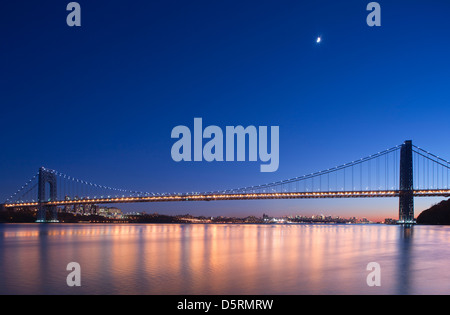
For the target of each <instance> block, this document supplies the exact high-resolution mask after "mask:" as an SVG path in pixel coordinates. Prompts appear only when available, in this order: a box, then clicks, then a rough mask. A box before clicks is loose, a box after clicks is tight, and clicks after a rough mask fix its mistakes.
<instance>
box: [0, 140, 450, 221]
mask: <svg viewBox="0 0 450 315" xmlns="http://www.w3.org/2000/svg"><path fill="white" fill-rule="evenodd" d="M449 172H450V162H449V161H446V160H444V159H442V158H440V157H439V156H437V155H434V154H432V153H430V152H428V151H426V150H424V149H422V148H420V147H417V146H415V145H413V143H412V141H405V142H404V143H403V144H400V145H397V146H395V147H392V148H390V149H387V150H384V151H380V152H378V153H375V154H372V155H370V156H367V157H364V158H361V159H359V160H354V161H352V162H350V163H346V164H342V165H339V166H336V167H333V168H329V169H326V170H323V171H320V172H316V173H311V174H308V175H303V176H299V177H295V178H291V179H287V180H282V181H277V182H272V183H267V184H262V185H255V186H248V187H241V188H234V189H226V190H218V191H207V192H188V193H156V192H153V193H151V192H141V191H134V190H127V189H120V188H114V187H109V186H104V185H99V184H95V183H92V182H89V181H86V180H81V179H78V178H75V177H72V176H69V175H66V174H63V173H61V172H59V171H56V170H51V169H47V168H44V167H41V168H40V169H39V171H38V173H37V174H35V175H34V176H33V177H32V178H31V179H30V180H29V181H27V182H26V183H25V184H24V185H23V186H21V188H19V189H18V190H17V191H16V192H15V193H14V194H13V195H11V196H10V197H9V198H8V199H7V200H6V202H5V203H4V204H3V205H2V206H3V207H4V208H12V209H25V208H35V209H37V222H57V211H58V208H59V209H60V210H62V211H67V209H70V207H81V206H84V207H87V206H90V205H99V204H120V203H136V202H174V201H218V200H256V199H260V200H261V199H307V198H313V199H319V198H387V197H391V198H392V197H397V198H399V219H398V223H399V224H414V223H415V220H414V197H449V196H450V176H449V175H450V174H449ZM64 209H65V210H64Z"/></svg>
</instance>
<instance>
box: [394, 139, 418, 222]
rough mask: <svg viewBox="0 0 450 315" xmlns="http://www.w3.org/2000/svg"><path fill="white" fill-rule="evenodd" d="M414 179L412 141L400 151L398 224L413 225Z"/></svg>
mask: <svg viewBox="0 0 450 315" xmlns="http://www.w3.org/2000/svg"><path fill="white" fill-rule="evenodd" d="M413 181H414V179H413V151H412V141H410V140H408V141H405V142H404V143H403V144H402V147H401V150H400V187H399V190H400V197H399V215H398V217H399V220H398V223H399V224H414V223H415V221H414V182H413Z"/></svg>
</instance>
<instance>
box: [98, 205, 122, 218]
mask: <svg viewBox="0 0 450 315" xmlns="http://www.w3.org/2000/svg"><path fill="white" fill-rule="evenodd" d="M97 214H98V215H101V216H103V217H106V218H111V219H121V218H122V217H123V213H122V210H120V209H119V208H116V207H99V208H98V210H97Z"/></svg>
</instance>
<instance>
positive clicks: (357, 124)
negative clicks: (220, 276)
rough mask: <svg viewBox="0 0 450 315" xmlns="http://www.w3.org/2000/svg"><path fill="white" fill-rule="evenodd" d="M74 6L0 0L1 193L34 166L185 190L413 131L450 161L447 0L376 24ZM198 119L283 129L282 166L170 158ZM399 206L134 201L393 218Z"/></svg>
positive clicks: (398, 4) (397, 139)
mask: <svg viewBox="0 0 450 315" xmlns="http://www.w3.org/2000/svg"><path fill="white" fill-rule="evenodd" d="M69 2H70V1H60V0H58V1H3V2H1V4H0V104H1V110H2V112H1V118H2V119H1V123H0V139H1V144H2V150H1V151H2V152H1V160H0V161H1V163H0V200H5V199H6V198H7V197H8V196H9V195H10V194H11V193H13V192H14V191H16V190H17V189H18V188H19V187H20V186H21V185H22V184H23V183H24V182H25V181H26V180H27V179H29V178H30V177H31V176H32V175H33V174H35V173H36V172H37V170H38V168H39V167H40V166H46V167H48V168H52V169H56V170H59V171H61V172H63V173H66V174H69V175H73V176H76V177H78V178H82V179H86V180H90V181H92V182H95V183H99V184H106V185H109V186H114V187H124V188H127V189H135V190H141V191H155V192H166V191H176V192H184V191H205V190H215V189H222V188H233V187H241V186H248V185H256V184H261V183H266V182H271V181H275V180H282V179H286V178H292V177H295V176H299V175H303V174H306V173H311V172H313V171H318V170H322V169H326V168H329V167H333V166H335V165H337V164H342V163H346V162H348V161H352V160H354V159H357V158H360V157H363V156H367V155H370V154H372V153H376V152H378V151H380V150H383V149H387V148H390V147H392V146H395V145H397V144H400V143H402V142H403V141H404V140H407V139H412V140H413V141H414V143H415V144H418V145H420V146H422V147H424V148H426V149H428V150H429V151H431V152H435V153H436V154H439V155H440V156H443V157H447V159H450V149H449V146H448V145H447V137H448V135H449V134H450V124H448V117H449V114H450V89H449V83H450V80H449V73H450V58H449V56H450V39H449V38H450V37H449V35H450V19H449V18H448V15H449V13H450V3H449V2H448V1H443V0H434V1H429V0H420V1H418V0H417V1H414V0H409V1H406V0H405V1H400V0H398V1H378V2H379V3H380V5H381V10H382V11H381V19H382V26H381V27H373V28H371V27H369V26H367V24H366V17H367V14H368V13H369V12H367V11H366V5H367V4H368V3H369V2H370V1H368V0H367V1H365V0H355V1H352V0H349V1H278V0H277V1H274V0H270V1H269V0H265V1H261V0H259V1H229V0H227V1H221V0H220V1H219V0H213V1H211V0H208V1H169V0H163V1H124V0H121V1H112V0H108V1H78V2H79V3H80V5H81V23H82V26H81V27H69V26H67V24H66V16H67V14H68V13H69V12H67V11H66V5H67V3H69ZM317 36H322V43H321V44H320V45H317V44H316V43H315V39H316V37H317ZM194 117H202V118H203V123H204V125H205V126H207V125H218V126H220V127H222V128H223V129H225V126H227V125H230V126H236V125H243V126H248V125H254V126H260V125H264V126H280V166H279V169H278V171H277V172H275V173H261V172H260V171H259V165H260V162H245V163H242V162H240V163H239V162H222V163H217V162H215V163H207V162H201V163H193V162H192V163H175V162H174V161H172V159H171V156H170V149H171V146H172V144H173V143H174V140H173V139H171V138H170V133H171V130H172V128H174V127H175V126H177V125H187V126H190V127H191V128H192V126H193V119H194ZM419 202H420V201H418V204H419ZM430 202H436V201H435V200H432V201H427V202H426V203H425V204H424V205H423V206H422V208H424V207H426V206H428V205H429V203H430ZM397 203H398V201H397V200H395V199H394V200H390V201H386V200H383V201H376V200H357V201H354V200H353V201H352V200H347V201H346V202H343V201H334V200H331V201H313V202H312V201H302V200H297V201H271V202H235V203H216V204H213V203H197V204H195V203H188V204H164V205H163V204H150V205H148V204H147V205H142V204H140V205H135V206H134V208H133V209H138V210H147V211H158V212H163V213H186V212H189V213H194V214H205V215H209V214H210V215H217V214H224V215H226V214H247V213H249V214H250V213H251V214H256V215H261V214H262V212H266V213H271V214H274V215H276V214H309V213H327V214H336V215H339V214H341V215H346V214H350V213H351V214H352V215H353V214H355V215H358V214H359V215H358V216H373V215H374V214H376V213H378V211H381V210H383V213H382V215H381V214H380V215H381V216H384V215H385V216H391V217H395V216H396V215H397ZM130 207H131V208H132V206H127V207H126V208H127V209H128V208H130ZM420 207H421V206H417V207H416V212H417V211H420V209H421V208H420ZM346 210H348V211H346ZM350 210H351V211H353V212H351V211H350Z"/></svg>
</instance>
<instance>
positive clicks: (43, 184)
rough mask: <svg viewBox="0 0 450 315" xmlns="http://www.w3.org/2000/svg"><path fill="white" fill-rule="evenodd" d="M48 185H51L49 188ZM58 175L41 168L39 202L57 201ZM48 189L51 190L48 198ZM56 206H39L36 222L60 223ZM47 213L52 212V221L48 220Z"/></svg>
mask: <svg viewBox="0 0 450 315" xmlns="http://www.w3.org/2000/svg"><path fill="white" fill-rule="evenodd" d="M47 183H48V184H49V185H48V186H47ZM56 183H57V181H56V175H55V174H54V173H52V172H51V171H49V170H47V169H45V168H44V167H41V168H40V169H39V177H38V202H39V203H42V202H48V201H54V200H56V199H57V190H56V189H57V185H56ZM47 187H48V188H49V191H48V197H47ZM56 210H57V209H56V206H41V205H40V206H39V209H38V215H37V220H36V222H41V223H43V222H58V216H57V211H56ZM47 211H49V212H50V216H51V218H50V220H47Z"/></svg>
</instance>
